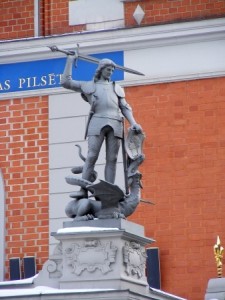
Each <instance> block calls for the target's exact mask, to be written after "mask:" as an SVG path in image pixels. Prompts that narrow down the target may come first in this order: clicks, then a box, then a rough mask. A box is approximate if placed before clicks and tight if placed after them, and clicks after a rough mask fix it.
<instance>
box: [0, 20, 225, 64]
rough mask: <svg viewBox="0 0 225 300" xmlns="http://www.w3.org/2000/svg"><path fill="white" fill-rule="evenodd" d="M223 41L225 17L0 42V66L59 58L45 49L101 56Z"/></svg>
mask: <svg viewBox="0 0 225 300" xmlns="http://www.w3.org/2000/svg"><path fill="white" fill-rule="evenodd" d="M220 39H225V18H221V19H213V20H204V21H195V22H185V23H175V24H167V25H159V26H146V27H137V28H130V29H117V30H109V31H98V32H96V31H95V32H81V33H72V34H65V35H61V36H51V37H45V38H42V37H40V38H30V39H21V40H12V41H1V42H0V64H5V63H13V62H19V61H21V62H22V61H30V60H40V59H46V58H53V57H60V56H61V54H59V53H54V54H53V53H51V51H50V50H49V49H48V48H47V46H51V45H55V44H56V45H57V46H59V47H63V48H70V49H71V48H74V47H76V44H77V43H79V45H80V48H81V49H82V50H81V51H82V52H83V53H84V54H85V53H103V52H110V51H119V50H124V51H128V50H138V49H144V48H151V47H162V46H168V45H177V44H184V43H195V42H200V41H210V40H220Z"/></svg>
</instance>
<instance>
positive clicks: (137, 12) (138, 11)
mask: <svg viewBox="0 0 225 300" xmlns="http://www.w3.org/2000/svg"><path fill="white" fill-rule="evenodd" d="M144 16H145V12H144V11H143V9H142V8H141V6H140V5H139V4H138V6H137V7H136V9H135V11H134V14H133V17H134V19H135V21H136V22H137V23H138V25H140V24H141V21H142V20H143V18H144Z"/></svg>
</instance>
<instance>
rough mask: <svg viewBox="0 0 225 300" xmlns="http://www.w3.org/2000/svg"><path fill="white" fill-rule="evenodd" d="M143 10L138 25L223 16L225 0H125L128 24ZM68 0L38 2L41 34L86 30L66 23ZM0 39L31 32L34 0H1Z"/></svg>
mask: <svg viewBox="0 0 225 300" xmlns="http://www.w3.org/2000/svg"><path fill="white" fill-rule="evenodd" d="M138 4H139V5H140V6H141V7H142V9H143V10H144V11H145V17H144V19H143V21H142V23H141V25H156V24H165V23H172V22H181V21H190V20H199V19H206V18H215V17H223V16H224V15H225V2H224V0H152V1H148V0H142V1H135V2H129V1H128V2H124V17H125V24H126V26H127V27H132V26H137V24H136V22H135V20H134V18H133V13H134V11H135V8H136V6H137V5H138ZM68 11H69V1H68V0H60V1H58V0H51V1H50V0H47V1H41V2H40V11H39V13H40V36H48V35H53V34H63V33H70V32H76V31H84V30H86V26H85V24H81V25H76V26H69V17H68V16H69V14H68ZM0 12H1V16H2V17H1V21H0V39H2V40H5V39H17V38H28V37H33V36H34V1H33V0H2V1H1V2H0Z"/></svg>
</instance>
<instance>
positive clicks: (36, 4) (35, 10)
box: [34, 0, 40, 37]
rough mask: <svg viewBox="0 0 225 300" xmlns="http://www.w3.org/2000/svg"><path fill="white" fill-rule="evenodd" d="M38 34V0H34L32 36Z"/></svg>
mask: <svg viewBox="0 0 225 300" xmlns="http://www.w3.org/2000/svg"><path fill="white" fill-rule="evenodd" d="M39 35H40V0H34V36H35V37H38V36H39Z"/></svg>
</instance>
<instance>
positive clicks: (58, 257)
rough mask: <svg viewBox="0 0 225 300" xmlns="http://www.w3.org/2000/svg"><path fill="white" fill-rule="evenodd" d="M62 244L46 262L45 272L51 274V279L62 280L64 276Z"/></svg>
mask: <svg viewBox="0 0 225 300" xmlns="http://www.w3.org/2000/svg"><path fill="white" fill-rule="evenodd" d="M62 268H63V267H62V243H59V244H58V245H57V246H56V247H55V249H54V252H53V254H52V255H51V256H50V257H49V259H48V260H47V261H46V262H45V264H44V266H43V270H45V271H47V272H48V273H49V278H60V277H61V276H62Z"/></svg>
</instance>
